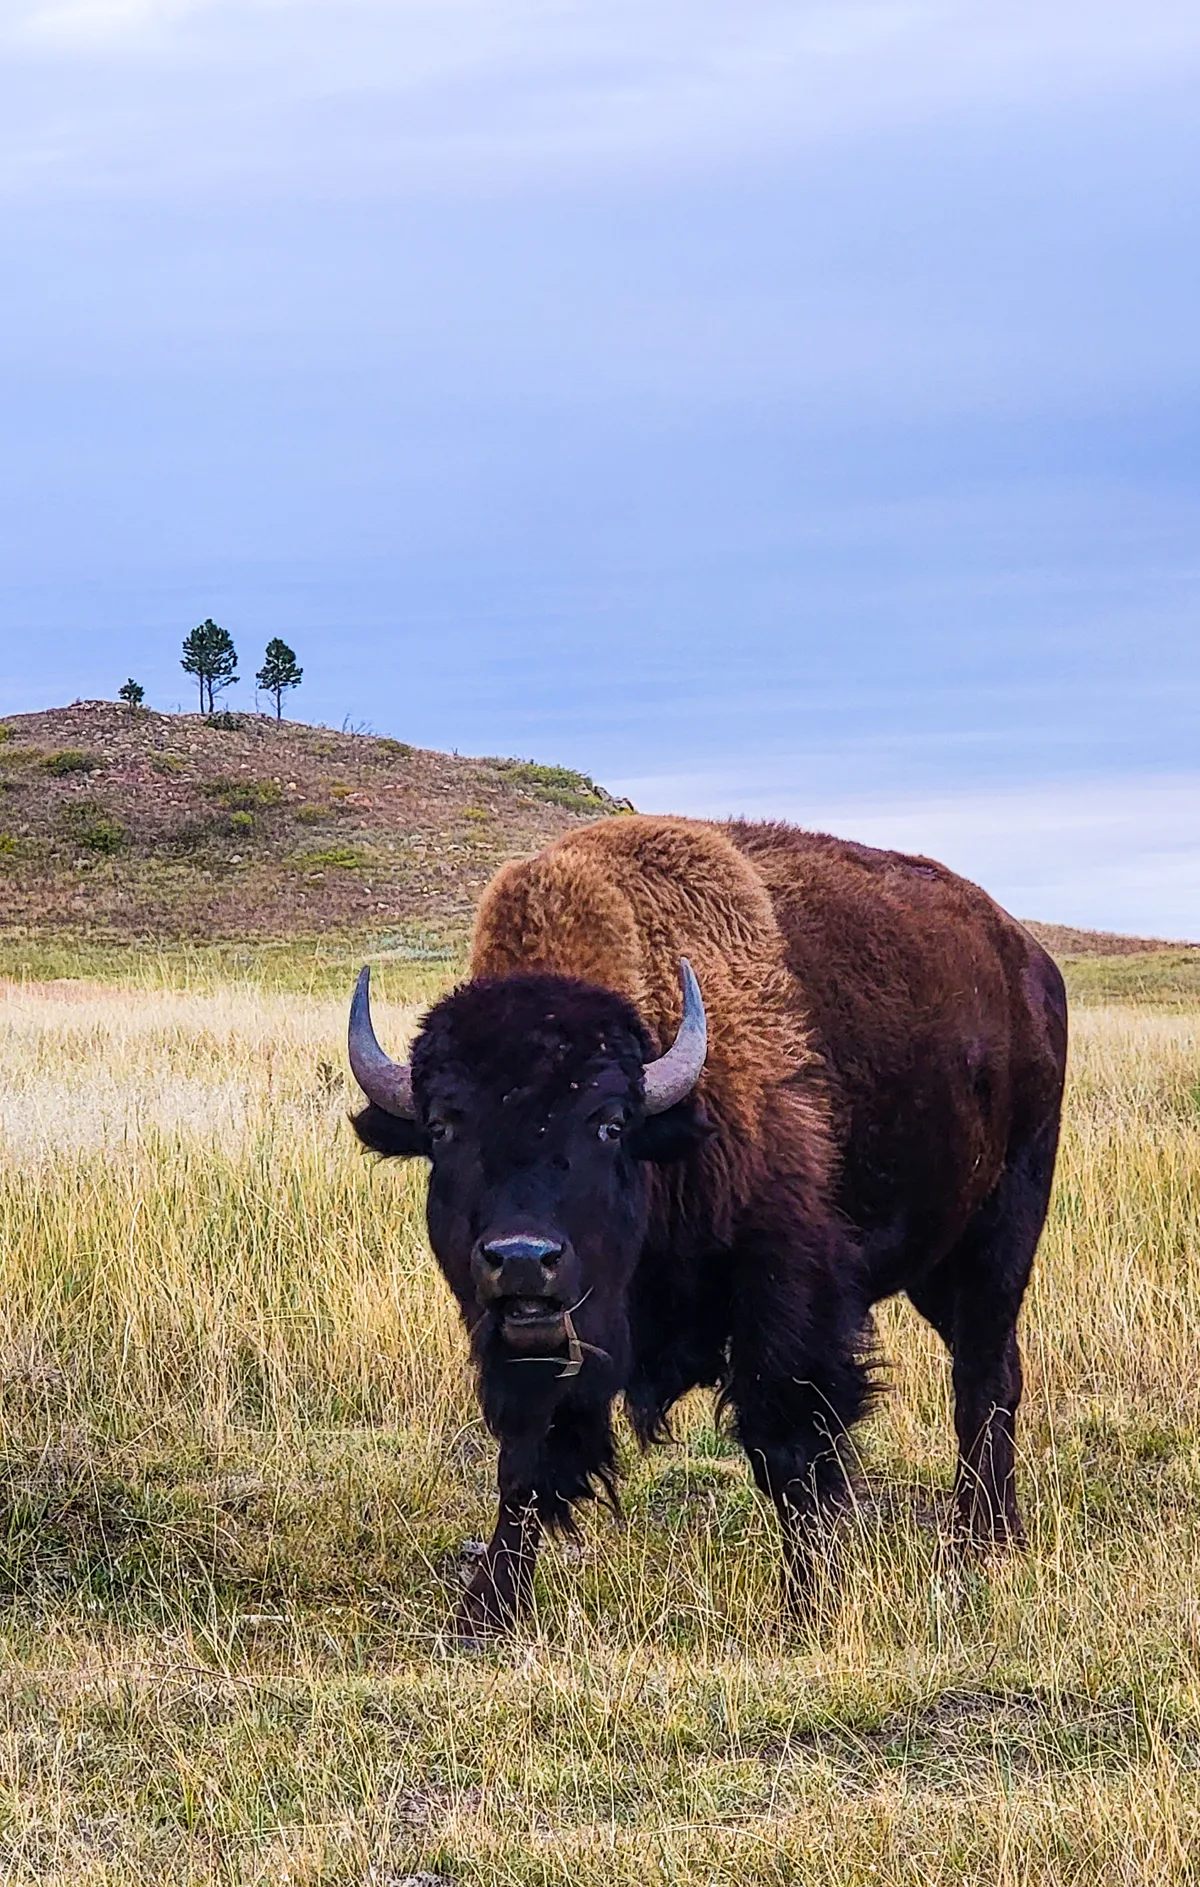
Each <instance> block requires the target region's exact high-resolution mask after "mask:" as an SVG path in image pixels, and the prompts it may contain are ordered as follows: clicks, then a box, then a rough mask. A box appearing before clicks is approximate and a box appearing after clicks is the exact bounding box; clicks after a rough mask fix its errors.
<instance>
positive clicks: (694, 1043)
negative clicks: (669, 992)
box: [644, 957, 708, 1114]
mask: <svg viewBox="0 0 1200 1887" xmlns="http://www.w3.org/2000/svg"><path fill="white" fill-rule="evenodd" d="M679 981H680V983H681V985H682V988H683V1017H682V1019H681V1021H680V1024H679V1033H678V1034H677V1035H676V1037H675V1040H674V1041H673V1042H672V1044H671V1046H670V1048H669V1049H668V1050H667V1052H666V1054H665V1055H660V1056H659V1058H658V1060H657V1061H648V1062H647V1063H646V1066H645V1070H644V1073H645V1078H646V1112H647V1113H648V1114H662V1113H665V1112H666V1110H667V1108H668V1107H674V1105H675V1103H676V1101H682V1100H683V1098H684V1096H685V1095H686V1094H690V1093H691V1091H692V1089H693V1088H694V1087H695V1085H696V1083H697V1081H699V1079H700V1070H701V1069H702V1068H703V1066H704V1057H705V1056H706V1055H707V1053H708V1023H707V1021H706V1020H705V1016H704V998H703V996H702V995H701V994H700V985H699V983H698V982H697V981H696V976H695V972H694V971H693V969H692V966H691V964H690V963H689V962H688V960H687V958H686V957H680V959H679Z"/></svg>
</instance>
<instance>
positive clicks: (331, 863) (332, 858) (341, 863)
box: [291, 845, 369, 871]
mask: <svg viewBox="0 0 1200 1887" xmlns="http://www.w3.org/2000/svg"><path fill="white" fill-rule="evenodd" d="M291 863H292V865H293V867H294V868H295V870H296V871H361V870H362V869H363V867H364V866H365V865H366V864H368V863H369V860H368V857H367V854H366V852H365V851H363V850H362V848H361V847H360V846H357V845H329V846H326V847H324V848H323V849H321V850H317V851H311V852H294V853H293V854H292V859H291Z"/></svg>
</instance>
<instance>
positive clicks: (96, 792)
mask: <svg viewBox="0 0 1200 1887" xmlns="http://www.w3.org/2000/svg"><path fill="white" fill-rule="evenodd" d="M616 810H618V807H617V802H615V801H614V800H613V799H612V798H611V796H610V795H608V794H607V793H605V792H604V791H603V789H602V788H600V787H598V786H596V785H595V784H594V783H593V782H592V781H590V780H588V779H586V778H585V777H584V776H583V775H582V774H579V773H575V772H572V771H571V770H569V769H567V768H564V767H546V766H538V765H536V764H534V763H532V762H525V761H516V760H471V759H460V758H459V757H458V756H457V755H454V756H451V755H449V754H443V753H431V752H428V751H426V750H424V749H421V748H415V747H410V746H407V745H405V744H404V743H403V742H402V741H397V740H388V739H382V738H379V737H377V736H373V735H365V734H353V733H345V732H343V733H336V732H333V731H331V730H330V729H329V728H324V727H308V726H304V725H302V724H300V723H298V722H294V721H283V722H280V723H276V722H275V721H273V720H267V719H264V718H260V717H258V716H251V715H246V716H241V715H217V716H213V717H204V716H201V715H195V714H156V713H151V712H141V713H138V714H134V715H131V714H129V713H128V712H127V711H126V710H125V709H123V708H120V707H118V706H116V705H115V704H113V703H111V702H105V701H79V702H76V703H75V704H74V705H73V706H71V707H67V708H53V709H50V710H48V711H47V712H45V713H42V714H23V715H15V716H12V717H10V718H9V720H8V721H7V722H5V723H4V724H3V726H0V926H6V927H10V929H11V927H13V926H19V927H21V928H22V929H24V930H26V931H27V932H33V933H35V934H36V933H38V932H43V933H44V932H45V931H47V930H51V929H53V930H54V931H57V932H61V931H63V930H67V931H72V932H75V933H84V934H87V935H90V936H92V937H93V938H96V937H100V938H104V937H107V938H110V939H111V940H112V941H113V942H118V941H120V940H122V939H131V938H158V939H183V938H190V939H204V940H220V939H230V940H232V939H237V940H243V939H268V938H284V937H290V936H296V935H309V936H313V935H319V934H327V933H329V932H330V931H331V930H332V931H341V932H355V933H362V932H364V931H368V930H370V931H374V932H382V933H386V932H387V931H388V930H389V929H392V928H395V929H398V930H399V931H400V932H401V933H402V934H404V935H409V934H411V933H412V932H413V931H414V929H418V928H419V929H420V930H421V931H422V932H424V933H425V934H426V935H427V936H429V937H432V938H434V939H436V938H438V937H440V936H445V937H452V938H453V937H458V936H460V935H461V933H462V931H463V929H464V927H465V924H466V921H467V918H468V916H469V914H470V911H471V909H472V906H473V904H474V902H475V899H476V898H477V896H478V894H479V891H480V890H481V888H482V887H483V885H484V884H486V882H487V880H488V878H489V877H490V876H491V874H492V872H493V871H494V870H495V869H496V866H497V865H498V864H499V863H500V862H501V860H503V859H505V858H510V857H512V856H513V855H514V854H519V853H527V852H533V851H536V850H537V849H538V848H539V847H540V846H542V845H545V844H547V843H548V842H549V841H550V840H551V839H553V838H555V837H557V836H558V835H559V834H560V833H562V832H564V831H566V830H567V828H568V827H570V826H571V825H573V824H576V823H579V822H581V821H584V820H588V819H596V818H600V817H603V816H604V815H605V814H606V813H611V812H614V811H616Z"/></svg>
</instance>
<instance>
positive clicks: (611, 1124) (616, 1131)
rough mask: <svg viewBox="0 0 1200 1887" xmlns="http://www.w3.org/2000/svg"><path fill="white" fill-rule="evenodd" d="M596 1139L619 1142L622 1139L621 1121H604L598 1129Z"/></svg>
mask: <svg viewBox="0 0 1200 1887" xmlns="http://www.w3.org/2000/svg"><path fill="white" fill-rule="evenodd" d="M596 1137H597V1139H599V1140H619V1139H620V1138H621V1123H620V1121H619V1120H602V1121H601V1122H600V1125H599V1126H598V1127H597V1129H596Z"/></svg>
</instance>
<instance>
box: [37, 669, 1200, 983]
mask: <svg viewBox="0 0 1200 1887" xmlns="http://www.w3.org/2000/svg"><path fill="white" fill-rule="evenodd" d="M620 810H622V802H618V801H616V800H614V799H613V797H612V796H611V795H610V794H609V793H606V792H605V791H604V789H603V788H602V787H599V786H597V785H596V784H595V783H594V781H592V780H589V779H587V778H586V777H585V776H584V775H583V774H580V773H576V772H573V771H572V770H570V769H569V768H566V767H554V766H541V765H538V764H536V763H535V762H532V761H522V760H503V759H482V760H475V759H467V758H460V757H459V756H458V755H457V754H454V755H451V754H444V753H434V752H430V751H428V750H426V749H423V748H417V747H410V746H407V745H406V744H405V743H404V742H402V741H397V740H390V739H386V738H383V737H380V736H376V735H370V734H354V733H346V732H341V733H338V732H334V731H332V730H331V729H329V728H325V727H309V726H306V725H304V724H303V723H300V722H296V721H283V722H279V723H277V722H275V721H273V720H269V719H266V718H263V717H260V716H257V715H216V716H211V717H207V716H203V715H197V714H156V713H152V712H149V711H145V712H139V713H137V714H130V713H129V712H127V710H126V709H124V708H122V707H118V706H117V705H116V704H115V703H113V702H107V701H77V702H75V703H74V704H73V705H72V706H71V707H66V708H52V709H49V710H47V711H46V712H45V713H41V714H23V715H14V716H10V717H9V719H8V720H7V721H6V722H3V723H0V975H5V974H7V975H14V974H16V975H21V974H23V975H27V976H28V975H32V976H34V977H40V978H55V977H64V976H69V977H76V978H78V977H85V978H93V979H96V980H100V981H109V982H111V981H118V982H130V981H133V982H137V983H140V984H147V983H154V984H157V985H160V986H161V985H172V986H178V985H180V984H181V983H187V984H189V985H190V986H193V987H194V986H196V985H197V983H198V982H199V983H207V982H209V981H212V980H214V979H215V980H216V981H224V980H225V979H227V978H228V977H229V976H230V975H232V976H234V977H237V978H240V979H247V978H248V979H250V980H253V981H255V982H257V983H259V984H260V985H263V984H265V985H268V986H271V987H276V988H281V989H282V988H301V989H307V990H310V991H312V992H314V993H315V992H316V991H317V990H319V989H325V988H328V989H329V990H330V991H333V990H334V989H337V990H340V989H342V988H343V986H344V985H345V982H346V976H347V973H348V966H351V967H352V964H353V962H355V961H358V960H359V957H360V954H361V951H362V949H363V948H364V947H369V948H370V951H371V954H372V955H373V956H376V957H379V956H382V957H383V958H384V959H385V960H386V959H388V958H390V959H391V960H392V963H393V966H394V969H393V977H394V980H395V981H397V984H398V986H399V984H400V983H402V984H403V988H404V992H405V994H407V995H411V996H413V997H414V998H415V997H420V996H424V995H428V994H432V993H434V989H435V987H437V986H439V983H438V979H439V976H440V978H441V979H442V980H443V981H444V980H445V977H446V976H447V975H448V974H451V973H452V972H451V971H450V969H449V968H448V967H447V966H448V964H450V963H453V962H455V961H457V960H459V959H460V956H461V950H462V947H463V942H464V938H465V934H466V929H467V925H468V922H469V919H470V914H471V911H472V909H473V908H474V905H475V901H476V899H477V898H478V896H479V893H480V891H481V890H482V888H483V886H484V885H485V884H486V883H487V880H488V879H489V878H490V877H491V875H492V873H493V872H494V871H495V869H496V867H497V866H498V865H499V864H500V863H501V862H502V861H503V860H504V859H506V858H512V857H514V856H518V855H521V854H528V853H531V852H534V851H536V850H538V849H539V848H540V847H541V846H543V845H546V844H548V843H549V842H550V841H551V840H552V839H554V838H556V837H557V836H558V835H559V834H560V833H562V832H565V831H567V830H568V829H569V828H570V827H571V826H572V825H575V824H578V823H581V822H586V821H587V820H591V819H597V818H603V817H605V816H606V815H609V814H612V813H616V812H618V811H620ZM1029 928H1030V929H1031V930H1032V931H1033V932H1034V934H1035V935H1036V936H1038V937H1039V938H1040V939H1041V941H1042V942H1043V943H1044V944H1045V945H1046V947H1047V948H1048V949H1049V950H1051V951H1052V952H1053V953H1054V955H1055V956H1056V957H1057V958H1058V959H1059V961H1060V962H1061V963H1063V964H1064V966H1065V968H1066V971H1067V976H1068V981H1069V983H1070V986H1071V992H1072V996H1073V998H1074V999H1075V1000H1077V1001H1078V1000H1083V1001H1085V1002H1086V1001H1092V1002H1112V1001H1117V1002H1122V1001H1143V1000H1150V1001H1154V1002H1156V1003H1160V1004H1161V1003H1166V1004H1168V1005H1175V1006H1179V1005H1181V1004H1182V1005H1188V1004H1191V1003H1194V1002H1195V1001H1196V999H1197V997H1198V995H1200V946H1192V945H1169V944H1164V943H1161V942H1159V941H1156V940H1155V939H1153V938H1144V937H1122V936H1116V935H1111V934H1109V933H1108V932H1103V931H1085V930H1077V929H1072V928H1070V927H1068V926H1066V925H1061V924H1046V923H1037V922H1032V921H1031V922H1030V924H1029ZM405 964H408V965H409V966H410V968H409V969H408V970H406V971H405V970H403V966H404V965H405ZM439 966H440V967H439ZM396 972H401V974H400V975H399V976H397V975H396Z"/></svg>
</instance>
